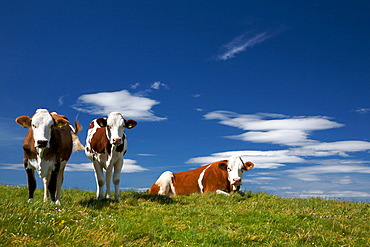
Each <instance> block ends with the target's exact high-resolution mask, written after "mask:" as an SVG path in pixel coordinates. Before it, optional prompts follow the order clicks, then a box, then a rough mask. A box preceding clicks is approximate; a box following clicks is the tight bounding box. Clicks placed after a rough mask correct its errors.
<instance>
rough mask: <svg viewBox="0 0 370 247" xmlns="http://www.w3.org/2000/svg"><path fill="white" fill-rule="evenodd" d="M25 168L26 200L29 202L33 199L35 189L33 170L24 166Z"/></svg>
mask: <svg viewBox="0 0 370 247" xmlns="http://www.w3.org/2000/svg"><path fill="white" fill-rule="evenodd" d="M26 166H27V165H26ZM25 170H26V175H27V184H28V202H31V201H32V200H33V195H34V193H35V190H36V178H35V171H34V170H33V169H29V168H26V169H25Z"/></svg>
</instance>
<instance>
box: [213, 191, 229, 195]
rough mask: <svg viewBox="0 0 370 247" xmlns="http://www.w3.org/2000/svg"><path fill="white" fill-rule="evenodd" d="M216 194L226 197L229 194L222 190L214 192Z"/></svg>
mask: <svg viewBox="0 0 370 247" xmlns="http://www.w3.org/2000/svg"><path fill="white" fill-rule="evenodd" d="M216 194H222V195H227V196H229V195H230V194H229V193H227V192H225V191H223V190H216Z"/></svg>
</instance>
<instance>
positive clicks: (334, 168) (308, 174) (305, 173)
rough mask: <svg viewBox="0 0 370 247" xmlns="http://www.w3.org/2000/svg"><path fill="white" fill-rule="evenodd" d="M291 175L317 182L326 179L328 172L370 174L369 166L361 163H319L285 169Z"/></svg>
mask: <svg viewBox="0 0 370 247" xmlns="http://www.w3.org/2000/svg"><path fill="white" fill-rule="evenodd" d="M285 172H286V173H287V174H288V176H289V177H293V178H296V179H299V180H302V181H310V182H313V181H314V182H317V181H322V180H325V179H326V178H325V176H324V175H327V174H340V173H344V174H349V173H361V174H370V169H369V167H368V166H360V165H352V164H348V165H342V164H338V165H317V166H308V167H298V168H295V169H291V170H287V171H285Z"/></svg>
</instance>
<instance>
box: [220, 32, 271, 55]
mask: <svg viewBox="0 0 370 247" xmlns="http://www.w3.org/2000/svg"><path fill="white" fill-rule="evenodd" d="M269 38H271V35H270V34H268V33H267V32H262V33H259V34H256V35H255V36H253V37H251V36H247V35H241V36H239V37H237V38H235V39H234V40H232V41H231V42H230V43H228V44H226V45H224V46H222V50H223V52H222V54H221V55H219V56H218V57H217V60H228V59H231V58H233V57H235V55H236V54H238V53H240V52H244V51H245V50H246V49H247V48H250V47H253V46H255V45H257V44H259V43H262V42H263V41H265V40H267V39H269Z"/></svg>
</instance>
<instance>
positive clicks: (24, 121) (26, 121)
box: [15, 116, 32, 128]
mask: <svg viewBox="0 0 370 247" xmlns="http://www.w3.org/2000/svg"><path fill="white" fill-rule="evenodd" d="M31 120H32V119H31V118H30V117H27V116H20V117H17V118H16V119H15V121H16V122H17V123H18V124H19V125H20V126H22V127H23V128H28V127H30V126H31Z"/></svg>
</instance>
